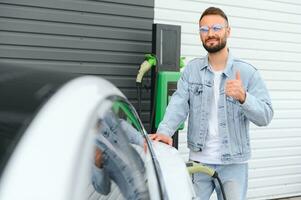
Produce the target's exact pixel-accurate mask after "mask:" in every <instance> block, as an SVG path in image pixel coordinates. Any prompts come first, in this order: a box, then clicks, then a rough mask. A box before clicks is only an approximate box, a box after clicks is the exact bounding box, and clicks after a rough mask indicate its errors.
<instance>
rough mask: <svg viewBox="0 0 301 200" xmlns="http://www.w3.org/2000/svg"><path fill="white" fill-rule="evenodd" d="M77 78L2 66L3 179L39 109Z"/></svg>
mask: <svg viewBox="0 0 301 200" xmlns="http://www.w3.org/2000/svg"><path fill="white" fill-rule="evenodd" d="M74 76H75V75H71V74H64V73H55V72H50V73H49V71H42V70H35V69H32V68H28V67H19V66H12V65H8V64H4V63H0V94H1V98H0V176H1V174H2V171H3V169H4V167H5V165H6V162H7V161H8V159H9V157H10V155H11V154H12V152H13V150H14V148H15V146H16V144H17V143H18V141H19V139H20V138H21V137H22V135H23V134H24V132H25V130H26V128H27V126H28V125H29V123H30V122H31V121H32V119H33V117H34V116H35V114H36V113H37V111H38V110H39V108H40V107H41V106H42V104H43V103H44V102H45V101H46V100H47V99H49V97H51V96H52V94H53V93H55V91H56V90H57V89H58V88H60V87H61V85H62V84H64V83H65V82H67V81H68V80H70V78H72V77H74Z"/></svg>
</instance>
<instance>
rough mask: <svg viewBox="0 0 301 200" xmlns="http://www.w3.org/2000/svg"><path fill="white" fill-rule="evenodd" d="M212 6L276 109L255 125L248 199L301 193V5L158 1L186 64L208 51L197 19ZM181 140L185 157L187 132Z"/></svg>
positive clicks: (158, 13)
mask: <svg viewBox="0 0 301 200" xmlns="http://www.w3.org/2000/svg"><path fill="white" fill-rule="evenodd" d="M209 6H218V7H221V8H222V9H223V10H224V11H225V12H226V13H227V14H228V17H229V19H230V25H231V27H232V36H231V39H230V41H229V46H230V47H231V49H232V51H233V53H234V54H235V55H236V56H238V57H240V58H242V59H244V60H246V61H248V62H250V63H252V64H253V65H255V66H256V67H257V68H258V69H259V70H260V72H261V75H262V76H263V78H264V79H265V81H266V83H267V86H268V88H269V90H270V94H271V97H272V101H273V105H274V109H275V116H274V119H273V121H272V123H271V124H270V125H269V126H268V127H267V128H257V127H255V126H252V127H251V137H252V142H251V143H252V148H253V158H252V160H251V161H250V162H249V163H250V171H249V172H250V173H249V175H250V179H249V192H248V196H249V199H271V198H276V197H286V196H294V195H300V194H301V67H300V65H301V4H300V3H299V2H297V1H292V0H290V1H280V0H279V1H276V0H275V1H272V0H270V1H269V0H252V1H251V0H247V1H239V0H231V1H227V0H221V1H202V0H155V23H166V24H175V25H181V26H182V44H181V45H182V46H181V50H182V52H181V54H182V55H181V56H186V58H187V59H186V62H187V61H189V60H190V59H192V58H193V57H199V56H204V55H205V54H206V52H205V50H204V49H203V47H202V45H201V43H200V41H199V35H198V19H199V17H200V14H201V12H202V11H203V10H204V9H205V8H207V7H209ZM186 127H187V126H186ZM180 142H181V144H180V151H181V152H182V154H183V157H184V158H185V159H187V157H188V149H187V148H186V132H185V131H183V132H181V135H180Z"/></svg>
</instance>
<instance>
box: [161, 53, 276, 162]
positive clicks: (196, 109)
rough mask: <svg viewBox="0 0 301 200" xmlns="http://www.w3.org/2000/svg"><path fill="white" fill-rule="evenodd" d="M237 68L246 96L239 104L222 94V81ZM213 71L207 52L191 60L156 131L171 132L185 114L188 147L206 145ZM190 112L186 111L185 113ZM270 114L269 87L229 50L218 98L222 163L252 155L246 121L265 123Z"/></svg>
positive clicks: (170, 133)
mask: <svg viewBox="0 0 301 200" xmlns="http://www.w3.org/2000/svg"><path fill="white" fill-rule="evenodd" d="M236 71H239V72H240V76H241V80H242V83H243V86H244V88H245V90H246V99H245V102H244V103H243V104H241V103H240V102H239V101H237V100H236V99H234V98H232V97H230V96H227V95H226V94H225V82H226V81H227V80H230V79H235V75H236ZM213 80H214V74H213V72H212V70H211V68H210V67H209V63H208V55H207V56H206V57H205V58H196V59H194V60H192V61H190V62H189V63H188V64H187V66H186V68H185V69H184V71H183V72H182V74H181V78H180V79H179V81H178V83H177V90H176V92H175V93H174V94H173V96H172V98H171V100H170V102H169V104H168V107H167V109H166V112H165V115H164V118H163V120H162V122H161V123H160V125H159V127H158V130H157V132H158V133H162V134H166V135H169V136H172V135H173V134H174V132H175V131H176V130H177V128H178V126H179V124H181V123H182V122H184V121H185V119H186V117H187V116H189V118H188V133H187V143H188V148H189V149H190V150H191V151H202V149H203V148H205V142H206V137H207V134H208V119H209V114H210V113H209V112H210V108H211V103H212V95H213V84H214V83H213ZM188 114H189V115H188ZM272 118H273V108H272V104H271V99H270V96H269V93H268V90H267V88H266V86H265V83H264V82H263V80H262V78H261V77H260V75H259V72H258V70H257V69H256V68H254V67H253V66H252V65H250V64H248V63H246V62H244V61H242V60H240V59H236V58H234V57H233V56H232V55H231V53H230V52H229V55H228V60H227V65H226V67H225V69H224V71H223V73H222V79H221V83H220V98H219V102H218V130H219V138H220V141H221V143H220V144H221V161H222V163H225V164H227V163H228V164H229V163H237V162H244V161H246V160H248V159H249V158H250V156H251V151H250V137H249V123H250V121H251V122H253V123H254V124H256V125H257V126H266V125H268V124H269V122H270V121H271V120H272Z"/></svg>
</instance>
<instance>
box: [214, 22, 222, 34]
mask: <svg viewBox="0 0 301 200" xmlns="http://www.w3.org/2000/svg"><path fill="white" fill-rule="evenodd" d="M223 28H224V27H223V26H222V25H220V24H214V25H213V26H212V30H213V31H214V32H218V31H220V30H222V29H223Z"/></svg>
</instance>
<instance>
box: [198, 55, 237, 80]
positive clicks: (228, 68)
mask: <svg viewBox="0 0 301 200" xmlns="http://www.w3.org/2000/svg"><path fill="white" fill-rule="evenodd" d="M228 52H229V53H228V59H227V63H226V67H225V69H224V71H223V73H224V74H225V75H226V76H227V77H230V75H231V74H232V73H231V72H232V67H233V61H234V57H233V55H232V53H231V51H230V50H228ZM205 67H207V68H208V70H211V69H210V67H209V57H208V54H207V55H206V57H205V59H204V62H203V64H202V66H201V68H200V69H201V70H202V69H204V68H205Z"/></svg>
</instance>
